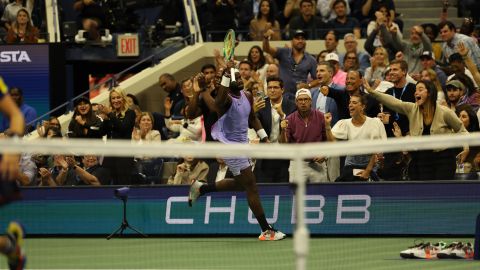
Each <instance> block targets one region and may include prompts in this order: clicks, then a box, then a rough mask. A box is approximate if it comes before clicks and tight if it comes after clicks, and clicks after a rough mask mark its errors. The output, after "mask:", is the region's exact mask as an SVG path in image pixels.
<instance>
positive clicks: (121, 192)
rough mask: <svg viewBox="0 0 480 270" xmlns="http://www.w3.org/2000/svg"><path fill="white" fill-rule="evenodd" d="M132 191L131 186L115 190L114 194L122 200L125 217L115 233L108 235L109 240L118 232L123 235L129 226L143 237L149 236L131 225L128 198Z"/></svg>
mask: <svg viewBox="0 0 480 270" xmlns="http://www.w3.org/2000/svg"><path fill="white" fill-rule="evenodd" d="M129 192H130V188H129V187H122V188H117V189H115V190H114V191H113V194H114V195H115V197H117V198H118V199H120V200H122V204H123V219H122V224H120V226H119V227H118V229H116V230H115V231H114V232H113V233H111V234H110V235H109V236H107V240H110V239H111V238H112V237H113V236H115V235H116V234H118V236H123V232H124V231H125V230H126V229H127V228H129V229H130V230H132V231H134V232H136V233H138V234H140V235H141V236H143V237H147V235H145V234H143V233H142V232H140V231H139V230H137V229H135V228H134V227H132V226H130V224H129V223H128V220H127V199H128V193H129Z"/></svg>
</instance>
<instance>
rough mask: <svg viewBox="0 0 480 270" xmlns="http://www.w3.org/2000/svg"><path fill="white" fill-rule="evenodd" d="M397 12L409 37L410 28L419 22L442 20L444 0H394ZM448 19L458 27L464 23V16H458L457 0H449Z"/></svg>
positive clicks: (435, 22) (404, 32)
mask: <svg viewBox="0 0 480 270" xmlns="http://www.w3.org/2000/svg"><path fill="white" fill-rule="evenodd" d="M394 1H395V9H396V12H397V13H401V14H402V16H401V17H400V18H401V19H402V20H403V22H404V27H403V36H404V37H405V38H408V37H409V35H410V31H409V29H410V28H411V27H412V26H414V25H417V24H424V23H434V24H437V23H439V22H440V13H441V12H442V6H443V0H394ZM448 2H449V7H448V20H450V21H452V22H453V23H454V24H455V25H456V26H457V27H460V25H461V24H462V20H463V18H459V17H458V16H457V14H458V12H457V0H449V1H448Z"/></svg>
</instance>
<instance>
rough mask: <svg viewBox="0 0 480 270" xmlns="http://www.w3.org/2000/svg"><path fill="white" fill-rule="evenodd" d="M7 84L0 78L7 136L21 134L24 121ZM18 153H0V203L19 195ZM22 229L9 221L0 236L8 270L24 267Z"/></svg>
mask: <svg viewBox="0 0 480 270" xmlns="http://www.w3.org/2000/svg"><path fill="white" fill-rule="evenodd" d="M7 90H8V89H7V86H6V85H5V83H4V82H3V80H2V78H0V111H1V112H2V113H3V114H4V115H5V116H6V117H8V118H9V120H10V128H9V129H8V131H7V132H5V133H6V134H5V135H7V136H23V132H24V128H25V121H24V119H23V115H22V113H21V112H20V110H19V109H18V107H17V105H16V104H15V102H14V101H13V99H12V98H11V97H10V96H9V95H7ZM19 158H20V155H18V154H3V155H0V205H2V204H5V203H7V202H9V201H11V200H13V199H16V198H17V197H18V196H19V193H18V192H19V190H18V186H17V185H16V182H15V180H16V178H17V176H18V169H19V168H18V167H19ZM22 242H23V229H22V227H21V226H20V224H18V223H16V222H11V223H10V224H9V225H8V228H7V234H6V235H5V236H0V252H1V253H3V254H5V255H6V256H7V258H8V267H9V269H10V270H21V269H23V268H24V267H25V262H26V256H25V255H24V254H23V251H22V248H21V246H22Z"/></svg>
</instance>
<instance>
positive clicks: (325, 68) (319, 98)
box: [307, 61, 344, 125]
mask: <svg viewBox="0 0 480 270" xmlns="http://www.w3.org/2000/svg"><path fill="white" fill-rule="evenodd" d="M332 77H333V67H332V65H331V64H330V63H329V62H327V61H323V62H319V63H318V65H317V79H316V80H314V81H312V82H311V83H310V86H313V88H312V89H311V90H310V91H311V93H312V107H313V108H314V109H317V110H319V111H321V112H322V113H324V114H326V113H330V114H331V117H332V120H331V122H332V124H333V125H335V123H336V122H337V121H338V119H339V115H338V107H337V103H336V102H335V100H334V99H333V98H331V97H327V96H325V95H323V93H322V92H321V91H320V88H322V87H327V88H328V89H329V90H332V91H342V90H344V87H342V86H340V85H337V84H335V83H333V81H332ZM307 87H308V85H307Z"/></svg>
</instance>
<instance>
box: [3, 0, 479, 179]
mask: <svg viewBox="0 0 480 270" xmlns="http://www.w3.org/2000/svg"><path fill="white" fill-rule="evenodd" d="M326 2H328V1H322V0H318V2H317V3H315V2H313V1H311V0H300V1H293V0H292V1H290V0H289V1H287V2H286V3H285V7H284V9H283V11H284V12H283V13H282V14H283V15H284V16H285V17H289V18H290V17H291V20H290V22H294V21H295V20H293V19H294V18H295V16H301V17H297V18H300V19H299V20H300V21H298V22H299V23H300V24H302V23H305V24H304V25H305V26H307V25H308V27H307V29H305V28H304V27H301V28H294V29H292V28H290V29H289V32H288V35H287V36H289V39H290V43H289V44H288V46H285V47H274V46H272V45H271V44H270V41H271V40H276V39H279V38H281V37H285V36H284V35H285V34H287V33H279V31H278V29H283V28H282V26H281V25H282V23H283V24H284V23H285V20H278V16H273V15H274V14H277V13H276V12H274V13H272V12H271V10H272V9H278V8H282V6H281V5H280V4H279V2H272V1H265V0H263V1H258V2H257V1H244V2H242V3H244V4H245V5H234V4H235V1H233V0H227V1H221V0H219V1H211V2H209V3H210V4H211V5H212V7H213V8H217V9H222V10H225V11H227V10H228V9H232V8H233V7H235V8H240V7H243V8H244V9H243V10H242V11H243V12H244V14H245V16H247V15H248V14H250V16H251V17H252V20H251V21H252V23H250V24H248V23H246V21H244V22H243V24H242V25H244V26H247V27H251V26H252V25H254V29H256V30H255V31H254V32H255V33H253V34H252V33H251V35H250V37H252V38H253V37H254V38H255V39H257V40H262V46H261V47H260V46H256V45H255V46H252V48H251V49H250V50H249V52H248V55H247V57H246V58H245V59H237V60H238V61H236V68H237V69H238V77H239V80H241V82H242V83H243V84H240V85H243V87H244V89H245V91H249V92H251V93H252V95H253V97H254V99H253V103H252V107H253V110H254V112H255V114H256V117H257V118H258V119H259V122H260V123H261V124H262V127H263V129H262V132H259V133H256V132H255V131H253V130H249V132H248V137H249V141H250V143H260V138H262V143H264V142H263V141H264V140H263V139H265V136H267V137H268V142H269V143H307V142H318V143H322V142H325V141H338V140H357V139H371V140H376V139H385V138H387V137H402V136H423V135H435V134H443V133H454V132H455V133H462V134H466V133H468V132H478V131H479V130H480V126H479V117H480V111H479V110H478V109H479V107H480V93H479V88H478V84H479V83H480V72H479V67H480V48H479V46H478V42H477V40H476V39H475V38H474V37H472V36H469V35H465V34H462V33H459V32H457V27H456V26H455V25H454V24H453V23H452V22H450V21H448V20H444V21H441V22H440V23H439V24H438V25H433V26H432V25H424V26H422V25H415V26H413V27H412V28H411V29H408V31H410V37H409V39H408V40H403V39H402V36H401V24H399V21H398V20H394V19H392V18H394V16H395V12H394V7H393V6H390V5H384V4H386V3H389V2H390V1H381V2H382V3H383V4H382V5H376V4H374V3H377V4H378V2H377V1H374V0H367V1H364V2H366V3H365V4H366V6H365V5H363V6H361V9H360V11H358V10H357V8H359V7H360V6H357V5H352V2H348V1H347V2H346V1H344V0H334V1H331V3H330V5H329V7H331V11H332V12H334V13H325V12H322V13H318V11H315V9H314V7H317V6H318V7H320V6H323V7H324V6H325V5H326ZM354 2H355V1H354ZM246 3H248V5H247V4H246ZM355 3H356V2H355ZM256 4H258V5H256ZM327 6H328V5H327ZM249 8H253V9H252V10H250V9H249ZM339 10H340V11H342V12H347V13H348V11H350V13H351V14H355V12H356V10H357V13H358V12H360V13H361V14H364V15H363V16H364V17H365V18H364V19H367V21H365V22H366V24H365V25H368V27H369V28H371V32H370V33H368V30H367V31H366V33H365V34H367V35H368V37H367V40H366V42H365V45H364V46H363V48H362V47H361V46H360V45H359V43H358V42H357V40H358V38H359V37H361V36H362V35H363V34H361V33H362V31H360V32H359V31H357V30H358V29H357V28H356V27H349V28H348V29H349V31H346V32H341V31H337V30H339V29H338V28H336V29H335V30H331V29H329V28H323V27H324V26H325V25H329V24H330V23H331V22H332V20H336V21H337V23H342V22H343V23H344V22H345V20H344V13H342V12H337V11H339ZM229 12H232V14H234V13H235V12H236V11H235V10H230V11H229ZM254 14H260V15H258V16H255V15H254ZM295 14H298V15H295ZM312 14H319V15H318V22H317V21H315V20H317V17H315V18H316V19H312V18H313V17H312V16H317V15H312ZM306 15H310V16H306ZM370 16H373V17H374V18H373V19H372V20H370V18H371V17H370ZM234 17H235V16H224V17H222V18H217V19H218V20H220V21H218V22H217V23H224V21H223V20H230V19H232V18H234ZM307 17H308V18H310V20H314V21H309V22H312V23H311V24H310V23H308V22H306V21H301V20H304V19H307ZM358 21H362V20H358ZM347 22H348V20H347ZM207 25H209V24H207ZM236 25H237V22H235V21H233V22H232V27H233V28H236V27H237V26H236ZM279 25H280V28H279ZM318 26H320V27H319V28H316V27H318ZM329 27H330V26H329ZM320 28H321V29H322V30H321V31H325V32H324V33H323V34H324V35H323V36H324V37H325V38H324V42H325V50H324V51H322V52H320V53H319V54H318V55H311V54H310V53H308V52H307V51H306V50H305V48H306V46H307V42H308V40H310V39H318V36H316V34H315V33H316V32H317V30H319V29H320ZM432 28H433V29H434V30H435V29H438V33H440V38H441V39H442V40H443V43H442V44H441V46H440V48H436V47H435V46H433V44H432V38H431V35H432V33H431V31H432ZM427 29H430V30H427ZM339 33H342V34H339ZM359 33H360V34H359ZM438 33H437V34H438ZM223 34H224V33H223V32H222V36H223ZM340 38H343V39H344V46H345V53H339V48H338V44H339V43H338V40H339V39H340ZM435 38H436V37H434V39H435ZM213 56H214V62H213V63H208V64H206V65H204V66H203V67H202V68H201V70H199V71H198V73H197V74H190V76H186V77H184V78H176V77H175V76H174V75H173V74H169V73H164V74H159V81H158V85H159V86H160V88H161V89H162V90H163V91H165V92H166V94H167V97H166V98H165V100H164V102H163V104H162V105H163V107H164V109H165V111H164V112H162V113H160V112H145V111H144V110H143V108H142V104H139V102H138V100H137V98H136V97H135V96H134V95H132V94H128V93H125V92H124V91H123V90H122V89H120V88H119V87H117V88H114V89H112V90H110V95H109V102H108V104H91V103H90V100H89V99H88V98H79V99H77V100H76V101H75V110H74V114H73V116H72V119H71V121H70V123H69V126H68V132H67V133H65V134H63V135H62V133H61V128H60V127H59V121H58V119H56V118H52V119H50V120H49V121H46V122H44V123H43V124H42V125H39V126H38V127H37V132H38V133H39V135H40V136H41V137H46V138H52V137H64V138H67V137H68V138H88V139H97V140H100V139H102V138H103V139H107V140H109V139H122V140H131V141H133V142H135V143H139V144H145V143H149V142H152V141H161V142H163V143H178V142H180V143H202V142H205V141H212V140H213V139H212V136H211V130H212V126H213V125H214V124H215V122H216V121H217V120H218V117H217V115H218V112H219V111H218V108H219V107H218V106H217V104H216V93H217V87H218V85H219V84H220V81H221V78H222V75H223V72H224V71H225V70H226V63H225V62H224V59H223V57H222V56H221V55H220V52H219V51H214V52H213ZM12 89H15V88H12ZM20 105H21V104H20ZM20 105H19V106H20ZM160 107H162V106H160V105H159V108H160ZM24 113H25V112H24ZM232 124H234V123H232ZM432 156H437V157H441V158H432ZM432 161H435V163H432ZM303 167H304V172H305V173H306V177H307V179H309V181H310V182H334V181H380V180H392V181H398V180H419V179H421V180H439V179H445V177H448V178H447V179H453V178H456V179H478V177H479V176H478V173H480V152H479V149H478V148H476V147H472V148H471V149H467V148H465V149H447V150H432V151H423V152H419V153H416V152H412V153H407V152H400V153H389V154H383V153H377V154H374V155H368V156H348V157H322V156H318V157H315V158H313V159H311V160H306V161H305V163H304V164H303ZM21 168H22V173H23V174H22V176H21V178H20V179H19V180H18V182H19V183H20V184H22V185H29V186H35V185H40V186H57V185H106V184H117V185H125V184H190V183H192V181H194V180H205V181H209V182H214V181H218V180H221V179H222V178H223V177H226V176H227V177H228V175H229V173H228V168H226V165H225V163H224V162H223V161H222V160H221V159H214V160H198V159H193V158H191V157H172V158H150V157H141V156H137V157H121V158H118V157H103V156H102V157H95V156H83V157H74V156H64V155H55V156H41V155H34V156H29V155H24V156H23V157H22V160H21ZM432 168H435V169H436V168H441V169H442V170H441V172H442V173H441V174H438V173H435V170H434V171H433V172H432V170H431V169H432ZM427 169H428V170H427ZM439 171H440V170H439ZM254 173H255V174H256V175H257V179H259V182H267V183H282V182H288V181H292V179H293V178H295V175H294V174H293V170H291V169H289V161H285V160H256V161H255V166H254Z"/></svg>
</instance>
